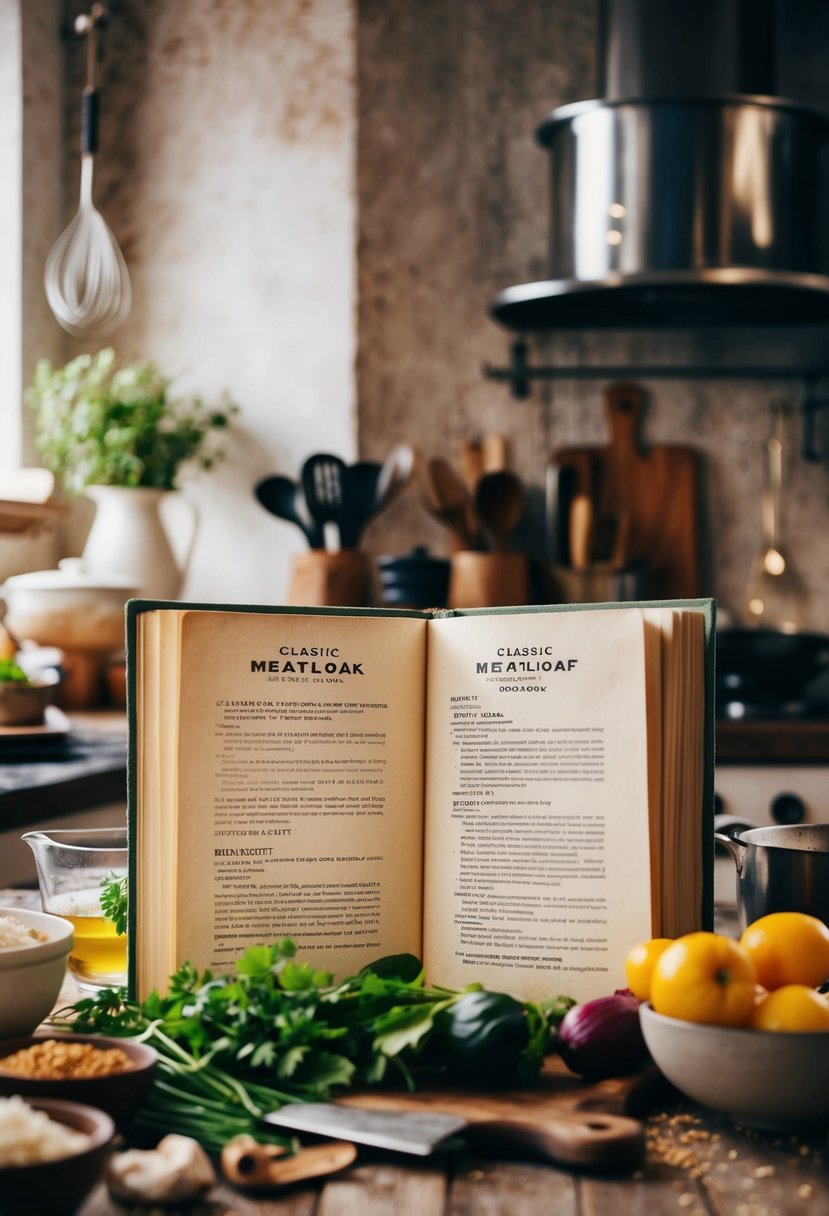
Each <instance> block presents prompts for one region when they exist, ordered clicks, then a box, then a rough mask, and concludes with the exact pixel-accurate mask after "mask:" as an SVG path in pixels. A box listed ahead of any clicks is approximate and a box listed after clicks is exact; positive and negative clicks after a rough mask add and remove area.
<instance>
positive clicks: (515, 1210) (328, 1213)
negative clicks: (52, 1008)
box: [0, 891, 829, 1216]
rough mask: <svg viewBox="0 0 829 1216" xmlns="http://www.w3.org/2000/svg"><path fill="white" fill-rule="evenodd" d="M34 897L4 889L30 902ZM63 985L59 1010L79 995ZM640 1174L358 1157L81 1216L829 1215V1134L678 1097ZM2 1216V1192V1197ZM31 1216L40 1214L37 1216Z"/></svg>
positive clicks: (364, 1153) (480, 1160) (469, 1154)
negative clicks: (295, 1175)
mask: <svg viewBox="0 0 829 1216" xmlns="http://www.w3.org/2000/svg"><path fill="white" fill-rule="evenodd" d="M36 898H37V896H36V894H35V893H34V892H25V891H15V892H11V891H6V892H2V891H0V903H6V902H7V903H8V904H9V905H13V904H17V905H18V906H27V905H28V906H31V905H32V902H33V900H36ZM75 995H76V990H75V989H74V987H73V985H72V982H71V980H68V981H67V984H66V985H65V986H64V990H63V992H62V994H61V997H60V1000H59V1002H58V1003H59V1004H61V1005H62V1004H64V1003H66V1002H67V1001H71V1000H73V999H74V998H75ZM643 1121H644V1122H645V1126H646V1133H647V1144H648V1148H647V1157H646V1162H645V1166H644V1169H643V1170H641V1171H638V1172H636V1173H634V1174H632V1175H626V1176H623V1177H622V1176H614V1177H610V1176H597V1175H592V1176H591V1175H587V1174H574V1173H570V1172H569V1171H567V1170H563V1169H559V1168H557V1167H555V1166H553V1165H550V1164H548V1163H545V1162H540V1161H530V1160H518V1159H508V1158H506V1157H503V1158H502V1157H495V1156H493V1154H492V1153H489V1154H488V1155H484V1154H483V1153H481V1152H476V1151H474V1149H472V1148H470V1149H469V1150H466V1149H457V1150H454V1151H446V1152H443V1153H440V1154H436V1155H435V1156H434V1157H432V1158H430V1159H429V1160H427V1161H425V1162H422V1161H420V1160H419V1159H417V1158H413V1157H405V1156H402V1155H399V1154H381V1153H378V1152H377V1151H375V1150H371V1149H361V1150H360V1153H359V1156H358V1159H357V1163H356V1164H355V1165H354V1166H352V1167H351V1168H350V1169H348V1170H347V1171H346V1172H344V1173H342V1174H339V1175H337V1176H336V1177H332V1178H330V1179H329V1180H328V1181H326V1182H324V1183H321V1184H318V1185H316V1186H313V1185H309V1186H300V1187H296V1188H293V1189H291V1190H286V1191H284V1192H281V1193H273V1194H271V1195H268V1196H266V1197H256V1198H252V1197H250V1196H248V1195H245V1194H243V1193H241V1192H239V1191H237V1190H235V1189H234V1188H232V1187H230V1186H228V1185H225V1184H223V1183H218V1184H217V1185H216V1186H214V1187H213V1188H212V1189H211V1190H210V1192H209V1193H208V1195H207V1196H206V1197H205V1199H203V1200H202V1201H200V1202H198V1203H195V1204H192V1205H180V1206H173V1207H165V1208H163V1209H161V1208H154V1207H139V1206H137V1205H135V1206H126V1207H125V1206H123V1205H120V1204H116V1203H114V1202H113V1201H112V1200H110V1199H109V1197H108V1194H107V1191H106V1189H105V1187H104V1186H103V1185H100V1186H98V1187H97V1188H96V1189H95V1190H94V1191H93V1193H92V1194H91V1195H90V1196H89V1198H88V1199H87V1200H86V1202H85V1203H84V1204H83V1205H82V1207H81V1208H80V1209H79V1211H78V1216H827V1214H829V1170H828V1169H827V1166H829V1142H828V1141H827V1131H829V1128H827V1129H824V1130H823V1131H822V1132H820V1133H815V1134H814V1135H809V1136H793V1135H788V1134H779V1135H775V1134H768V1133H761V1132H757V1131H753V1130H750V1129H747V1128H741V1127H738V1126H736V1125H735V1124H734V1123H732V1122H731V1121H730V1120H729V1119H727V1118H726V1117H725V1116H720V1115H716V1114H714V1113H713V1112H710V1111H706V1110H703V1109H702V1108H700V1107H698V1106H695V1105H693V1104H691V1103H687V1102H684V1101H683V1100H681V1099H680V1098H679V1096H678V1095H677V1096H676V1098H675V1100H673V1099H672V1100H670V1101H668V1102H667V1103H666V1104H664V1105H662V1106H661V1107H660V1108H658V1109H656V1110H654V1111H653V1112H652V1113H650V1114H647V1115H644V1116H643ZM0 1211H2V1196H0ZM32 1216H38V1214H37V1213H34V1212H33V1213H32Z"/></svg>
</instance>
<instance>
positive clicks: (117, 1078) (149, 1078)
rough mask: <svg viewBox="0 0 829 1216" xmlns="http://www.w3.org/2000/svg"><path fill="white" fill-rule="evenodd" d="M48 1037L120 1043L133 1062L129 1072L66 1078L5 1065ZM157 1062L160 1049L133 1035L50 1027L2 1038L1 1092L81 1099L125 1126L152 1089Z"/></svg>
mask: <svg viewBox="0 0 829 1216" xmlns="http://www.w3.org/2000/svg"><path fill="white" fill-rule="evenodd" d="M44 1039H58V1040H60V1041H65V1042H68V1043H90V1044H91V1045H92V1046H93V1047H98V1048H101V1049H106V1048H110V1047H117V1048H120V1050H121V1051H123V1053H124V1055H125V1056H128V1057H129V1058H130V1059H131V1060H132V1062H133V1066H132V1068H128V1069H127V1070H126V1071H125V1072H114V1073H110V1074H109V1076H105V1077H86V1078H65V1079H60V1078H58V1079H55V1078H51V1079H46V1078H43V1079H40V1078H37V1077H27V1076H25V1075H23V1074H21V1073H19V1072H12V1071H10V1070H9V1069H6V1068H4V1067H3V1060H4V1059H5V1058H6V1057H7V1056H10V1055H13V1054H14V1053H15V1052H16V1051H23V1050H24V1049H25V1048H27V1047H31V1046H32V1044H33V1043H42V1042H43V1040H44ZM157 1062H158V1056H157V1055H156V1052H155V1051H154V1050H153V1048H152V1047H148V1046H147V1045H146V1043H136V1042H134V1041H133V1040H131V1039H118V1038H105V1037H104V1036H102V1035H84V1034H71V1033H70V1034H58V1033H50V1032H49V1030H48V1029H46V1030H43V1031H40V1032H38V1033H37V1034H35V1035H28V1036H25V1037H22V1038H17V1039H5V1040H3V1041H2V1042H0V1096H3V1097H7V1096H8V1095H10V1094H20V1095H21V1097H23V1098H25V1099H26V1101H27V1102H28V1101H29V1099H40V1098H60V1099H63V1100H66V1101H69V1102H81V1103H84V1104H85V1105H87V1106H95V1107H98V1108H99V1109H100V1110H102V1111H105V1112H106V1113H107V1114H108V1115H111V1116H112V1118H113V1119H114V1120H115V1122H116V1123H117V1124H118V1126H119V1127H123V1126H124V1125H125V1124H126V1123H128V1122H129V1119H130V1117H131V1116H132V1115H133V1114H134V1113H135V1111H137V1110H138V1108H139V1106H140V1105H141V1103H142V1102H143V1101H144V1099H145V1098H146V1096H147V1094H148V1093H149V1091H150V1087H151V1086H152V1083H153V1077H154V1076H155V1070H156V1064H157Z"/></svg>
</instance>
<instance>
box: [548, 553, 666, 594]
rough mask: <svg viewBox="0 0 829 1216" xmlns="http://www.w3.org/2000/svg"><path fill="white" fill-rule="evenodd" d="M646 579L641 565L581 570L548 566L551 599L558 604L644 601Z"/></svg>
mask: <svg viewBox="0 0 829 1216" xmlns="http://www.w3.org/2000/svg"><path fill="white" fill-rule="evenodd" d="M647 575H648V572H647V569H646V568H645V566H644V564H643V563H641V562H640V563H638V564H631V565H630V566H625V567H622V568H620V569H616V568H614V567H613V566H611V565H603V564H599V563H594V565H592V566H588V567H587V568H586V569H585V570H574V569H573V568H572V567H571V566H558V565H555V564H553V563H551V564H550V577H551V581H552V590H553V597H554V600H555V602H556V603H561V604H611V603H620V602H627V601H629V600H642V599H645V598H647V594H648V578H647Z"/></svg>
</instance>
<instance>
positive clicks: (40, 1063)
mask: <svg viewBox="0 0 829 1216" xmlns="http://www.w3.org/2000/svg"><path fill="white" fill-rule="evenodd" d="M132 1067H133V1062H132V1060H131V1059H130V1058H129V1056H128V1055H127V1054H126V1053H125V1052H123V1051H121V1049H120V1048H119V1047H95V1046H94V1045H93V1044H92V1043H71V1042H67V1041H66V1040H64V1039H43V1040H42V1041H40V1042H37V1043H33V1044H32V1045H31V1047H24V1048H22V1049H21V1050H20V1051H15V1052H14V1053H13V1054H12V1055H10V1056H5V1057H4V1058H3V1059H0V1068H3V1069H5V1070H6V1072H14V1073H17V1074H18V1075H19V1076H23V1077H32V1078H34V1079H35V1080H39V1081H57V1080H73V1081H80V1080H86V1079H89V1078H91V1077H108V1076H111V1075H112V1074H113V1073H118V1072H127V1071H128V1070H129V1069H130V1068H132Z"/></svg>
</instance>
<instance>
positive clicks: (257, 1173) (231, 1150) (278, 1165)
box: [222, 1136, 357, 1191]
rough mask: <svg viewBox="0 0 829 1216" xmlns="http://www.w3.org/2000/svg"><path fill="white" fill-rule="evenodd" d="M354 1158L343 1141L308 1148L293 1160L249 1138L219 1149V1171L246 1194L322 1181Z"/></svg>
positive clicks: (347, 1142)
mask: <svg viewBox="0 0 829 1216" xmlns="http://www.w3.org/2000/svg"><path fill="white" fill-rule="evenodd" d="M356 1156H357V1149H356V1146H355V1145H353V1144H351V1143H350V1142H349V1141H346V1140H329V1141H326V1142H325V1143H323V1144H313V1145H309V1146H308V1147H307V1148H302V1149H300V1151H299V1152H298V1153H295V1154H294V1155H293V1156H286V1155H285V1151H284V1149H280V1148H279V1147H278V1146H276V1145H272V1144H259V1143H258V1142H257V1141H256V1140H254V1139H253V1137H251V1136H240V1137H238V1138H237V1140H235V1141H233V1140H232V1141H231V1142H230V1143H229V1144H226V1145H225V1147H224V1148H223V1149H222V1170H223V1172H224V1175H225V1177H226V1178H227V1180H228V1181H229V1182H232V1183H233V1185H234V1186H238V1187H239V1188H241V1189H242V1190H246V1191H264V1190H271V1189H272V1188H274V1187H279V1186H289V1185H291V1184H292V1183H294V1182H305V1181H306V1179H309V1178H324V1177H327V1176H328V1175H329V1174H334V1173H337V1172H338V1171H339V1170H344V1169H346V1168H347V1167H348V1166H349V1165H351V1164H352V1162H353V1161H354V1160H355V1158H356Z"/></svg>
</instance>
